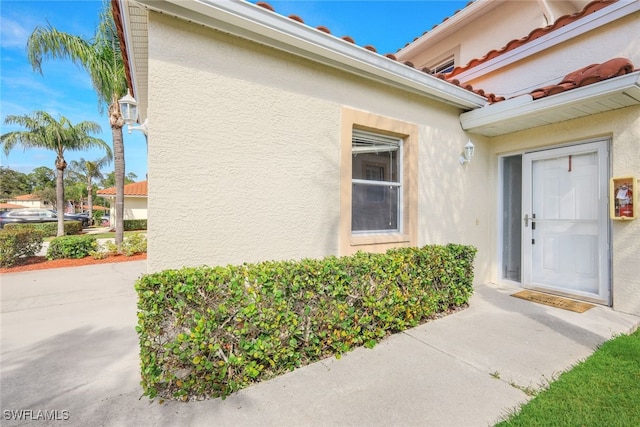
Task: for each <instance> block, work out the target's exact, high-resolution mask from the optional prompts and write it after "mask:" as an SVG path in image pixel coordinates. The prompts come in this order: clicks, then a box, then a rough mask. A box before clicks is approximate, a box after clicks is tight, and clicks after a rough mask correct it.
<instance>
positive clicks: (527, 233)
mask: <svg viewBox="0 0 640 427" xmlns="http://www.w3.org/2000/svg"><path fill="white" fill-rule="evenodd" d="M608 148H609V140H603V139H601V140H598V141H595V142H587V143H581V144H576V145H570V146H563V147H557V148H548V149H545V150H540V151H530V152H527V153H525V154H524V155H523V161H522V215H523V218H522V286H523V287H525V288H529V289H539V290H543V291H545V292H552V293H557V294H560V295H567V296H571V297H574V298H579V299H582V300H587V301H592V302H596V303H599V304H606V305H610V304H611V291H610V290H611V285H610V284H611V278H610V277H611V275H610V270H611V267H610V266H611V263H610V256H609V254H610V234H609V216H608V215H609V214H608V212H609V210H608V203H609V200H608V187H609V185H608V182H609V153H608ZM594 152H595V153H597V155H598V202H597V203H598V207H597V211H598V225H597V228H598V236H599V241H600V244H599V246H598V248H599V249H598V260H597V263H598V293H590V292H582V291H574V290H571V291H570V292H569V291H567V290H564V289H562V288H557V287H554V286H549V285H546V284H539V283H534V282H533V280H532V277H533V275H532V262H531V260H532V246H533V245H532V243H531V242H532V237H533V235H532V227H531V225H532V220H531V217H532V211H531V210H532V207H531V205H532V163H533V161H535V160H542V159H547V158H554V157H558V156H568V155H577V154H586V153H594ZM534 221H535V220H534Z"/></svg>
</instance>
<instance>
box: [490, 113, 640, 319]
mask: <svg viewBox="0 0 640 427" xmlns="http://www.w3.org/2000/svg"><path fill="white" fill-rule="evenodd" d="M600 137H609V138H610V139H611V148H610V150H611V151H610V157H611V176H614V177H615V176H628V175H634V176H635V177H636V178H640V145H639V141H640V107H627V108H624V109H620V110H614V111H610V112H607V113H603V114H598V115H593V116H589V117H584V118H580V119H576V120H571V121H568V122H564V123H558V124H554V125H549V126H545V127H541V128H537V129H530V130H526V131H522V132H518V133H514V134H510V135H505V136H501V137H496V138H493V139H492V141H491V148H490V149H491V153H492V155H496V156H497V155H500V154H504V153H513V154H515V153H522V152H524V151H526V150H531V149H534V148H540V147H550V146H556V145H562V144H568V143H574V142H581V141H586V140H590V139H594V138H600ZM491 170H492V171H493V174H494V182H497V170H498V157H495V158H494V164H493V165H492V167H491ZM494 188H497V187H494ZM636 188H637V189H640V187H639V186H638V185H637V183H636ZM496 195H497V190H496ZM497 203H498V201H497V196H496V202H495V205H496V206H497ZM494 226H495V227H497V224H494ZM491 234H492V236H497V234H498V233H497V228H496V229H495V230H494V231H492V232H491ZM611 241H612V248H611V249H612V256H611V258H612V272H611V274H612V299H613V307H614V309H616V310H618V311H622V312H627V313H632V314H636V315H640V218H639V219H636V220H633V221H624V222H623V221H611ZM494 247H495V248H496V251H495V254H496V257H497V247H498V246H497V243H494ZM492 265H496V266H497V265H498V260H497V258H496V260H495V261H493V262H492ZM498 274H499V272H498V271H493V272H492V276H493V278H494V280H499V278H498Z"/></svg>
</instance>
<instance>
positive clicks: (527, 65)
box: [456, 2, 640, 98]
mask: <svg viewBox="0 0 640 427" xmlns="http://www.w3.org/2000/svg"><path fill="white" fill-rule="evenodd" d="M513 3H517V2H513ZM639 34H640V12H636V13H633V14H631V15H627V16H626V17H624V18H622V19H618V20H616V21H614V22H612V23H609V24H607V25H604V26H601V27H599V28H596V29H594V30H592V31H589V32H587V33H584V34H582V35H580V36H579V37H575V38H572V39H570V40H567V41H565V42H563V43H561V44H559V45H556V46H554V47H552V48H550V49H546V50H544V51H542V52H540V53H537V54H535V55H534V56H531V57H528V58H526V59H523V60H520V61H518V62H515V63H513V64H511V65H508V66H506V67H503V68H500V69H499V70H498V71H492V72H490V73H488V74H486V75H483V76H481V77H478V78H474V79H472V80H469V79H466V78H465V77H464V75H460V76H457V77H456V78H460V79H461V81H463V82H465V83H470V84H471V85H473V87H474V88H482V89H483V90H485V91H487V92H489V93H496V94H498V95H502V96H505V97H507V98H509V97H511V96H515V95H519V94H522V93H529V92H531V91H532V90H534V89H537V88H540V87H544V86H548V85H551V84H557V83H560V82H561V81H562V79H563V78H564V76H566V75H567V74H569V73H571V72H573V71H576V70H578V69H581V68H583V67H586V66H587V65H591V64H599V63H603V62H605V61H607V60H609V59H612V58H617V57H623V58H628V59H629V60H631V62H632V63H633V64H634V66H635V68H638V67H640V37H639V36H638V35H639ZM550 64H552V65H551V66H550Z"/></svg>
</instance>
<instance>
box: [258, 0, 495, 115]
mask: <svg viewBox="0 0 640 427" xmlns="http://www.w3.org/2000/svg"><path fill="white" fill-rule="evenodd" d="M471 3H473V2H472V1H471V2H469V3H468V4H467V6H468V5H469V4H471ZM256 6H260V7H262V8H264V9H267V10H269V11H271V12H273V13H277V12H276V10H275V9H274V8H273V6H271V5H270V4H269V3H267V2H263V1H260V2H257V3H256ZM458 12H459V10H458V11H456V12H455V13H458ZM289 18H290V19H292V20H294V21H297V22H299V23H301V24H304V25H306V24H305V23H304V20H303V19H302V18H300V17H299V16H298V15H289ZM447 19H448V18H447ZM447 19H445V20H444V21H446V20H447ZM444 21H443V22H444ZM316 29H317V30H319V31H322V32H324V33H326V34H328V35H332V34H331V31H330V30H329V28H327V27H325V26H323V25H321V26H318V27H316ZM334 37H335V36H334ZM339 38H341V39H342V40H344V41H346V42H348V43H352V44H356V43H355V41H354V40H353V38H351V37H349V36H343V37H339ZM362 48H364V49H367V50H369V51H371V52H374V53H378V51H377V50H376V48H375V47H374V46H371V45H366V46H362ZM381 56H384V57H385V58H388V59H391V60H392V61H398V59H397V58H396V56H395V55H394V54H393V53H387V54H384V55H382V54H381ZM402 64H404V65H406V66H408V67H411V68H415V66H414V65H413V64H412V63H411V62H409V61H406V62H403V63H402ZM419 71H422V72H424V73H426V74H431V72H430V70H429V69H427V68H423V69H421V70H419ZM435 77H438V78H440V79H442V80H444V81H446V82H448V83H451V84H453V85H455V86H458V87H461V88H463V89H466V90H468V91H471V92H473V93H476V94H478V95H480V96H482V97H484V98H486V99H487V101H489V102H490V103H493V102H498V101H501V100H504V98H503V97H498V96H496V95H495V94H493V93H485V92H484V91H483V90H482V89H474V88H473V87H472V86H471V85H469V84H465V85H463V84H461V83H460V81H459V80H457V79H449V78H447V77H445V76H443V75H436V76H435Z"/></svg>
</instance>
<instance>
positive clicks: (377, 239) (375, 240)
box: [350, 233, 411, 246]
mask: <svg viewBox="0 0 640 427" xmlns="http://www.w3.org/2000/svg"><path fill="white" fill-rule="evenodd" d="M409 242H411V238H410V237H409V235H408V234H401V233H389V234H369V235H351V242H350V243H351V246H365V245H380V244H390V243H409Z"/></svg>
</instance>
